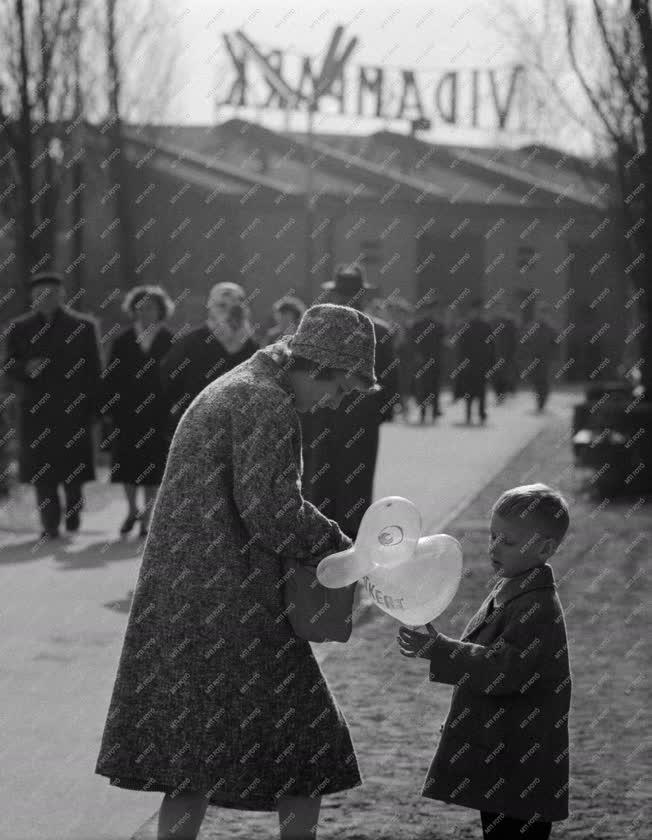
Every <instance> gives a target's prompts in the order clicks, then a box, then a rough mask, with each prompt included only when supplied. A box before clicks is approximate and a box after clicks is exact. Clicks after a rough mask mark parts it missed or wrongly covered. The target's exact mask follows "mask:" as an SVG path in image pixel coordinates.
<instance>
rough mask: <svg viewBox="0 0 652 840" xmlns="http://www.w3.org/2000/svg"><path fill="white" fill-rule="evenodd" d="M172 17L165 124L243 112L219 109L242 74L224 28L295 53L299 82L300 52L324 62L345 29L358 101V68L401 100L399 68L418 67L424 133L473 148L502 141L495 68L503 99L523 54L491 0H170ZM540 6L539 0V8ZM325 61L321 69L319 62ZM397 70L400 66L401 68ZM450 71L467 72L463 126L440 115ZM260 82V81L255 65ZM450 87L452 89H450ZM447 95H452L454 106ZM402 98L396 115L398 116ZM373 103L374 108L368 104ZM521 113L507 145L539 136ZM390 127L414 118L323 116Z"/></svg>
mask: <svg viewBox="0 0 652 840" xmlns="http://www.w3.org/2000/svg"><path fill="white" fill-rule="evenodd" d="M169 2H170V9H171V12H170V14H171V16H172V18H173V20H174V21H175V29H177V31H178V37H179V40H180V53H179V60H178V73H177V77H176V79H175V87H174V95H173V97H172V99H171V101H170V107H169V111H168V114H167V118H166V121H167V120H169V121H170V122H182V123H185V122H189V123H209V124H210V123H213V122H215V121H216V120H220V121H221V120H223V119H226V118H228V117H230V116H233V115H235V113H236V112H235V109H234V108H223V109H222V110H221V111H220V112H219V114H218V112H217V110H216V107H215V103H216V100H217V99H218V97H223V96H225V95H226V93H227V91H228V90H229V88H230V87H231V83H232V82H233V81H234V80H235V71H234V68H233V65H232V62H231V60H230V59H229V57H228V54H227V53H226V50H225V49H224V46H223V42H222V34H223V33H224V32H228V33H231V32H234V31H235V30H236V29H242V30H244V32H245V33H246V34H247V36H248V37H249V38H250V39H251V40H252V41H254V42H255V43H256V44H257V45H259V46H260V47H261V48H263V49H265V50H266V51H267V50H270V49H273V48H278V49H282V50H285V51H287V58H286V64H285V70H284V75H285V76H286V77H287V80H288V82H289V83H290V84H292V83H295V84H296V83H298V68H299V64H298V62H299V58H298V56H299V55H310V56H313V57H315V59H322V58H323V56H324V54H325V51H326V48H327V45H328V43H329V40H330V37H331V35H332V32H333V29H334V27H335V26H336V25H337V24H342V25H344V26H345V33H344V38H343V41H342V44H343V45H344V44H346V43H348V41H349V39H350V38H351V37H353V36H355V37H357V38H358V46H357V48H356V50H355V52H354V53H353V55H352V57H351V60H350V63H349V65H348V73H349V74H350V75H347V78H349V79H350V80H351V81H350V83H349V97H350V99H351V102H352V103H353V105H354V106H355V102H356V99H357V81H356V80H357V71H356V69H355V65H364V66H383V67H385V68H386V74H387V81H388V83H389V86H390V87H392V88H393V90H394V97H396V96H397V94H398V96H399V97H400V91H401V89H402V84H401V83H400V79H401V76H400V71H399V68H405V69H414V70H415V77H416V79H417V83H418V84H419V88H420V92H421V96H422V102H423V106H424V111H425V112H426V115H427V116H429V117H434V120H433V130H432V131H431V132H430V133H429V134H427V135H423V136H424V139H425V138H426V137H427V138H428V139H433V140H438V141H440V142H461V143H471V144H482V143H494V142H496V141H497V140H499V139H500V135H499V134H497V133H496V122H497V118H496V114H495V105H494V101H493V98H492V91H491V82H490V78H489V76H488V74H487V70H488V69H490V68H494V70H495V74H496V76H495V79H496V84H497V88H496V89H497V91H498V97H499V100H500V101H501V102H503V101H504V98H505V96H506V95H507V92H508V88H509V82H510V76H509V73H510V70H509V65H511V64H512V63H513V62H514V61H515V58H516V54H515V50H514V46H513V44H511V43H509V39H506V38H505V37H504V36H501V35H500V34H499V33H498V30H497V28H496V27H495V26H494V25H493V23H492V19H491V16H492V14H493V15H495V14H497V13H499V11H500V4H499V3H492V2H490V0H485V2H480V0H435V1H434V2H419V0H403V2H401V3H398V2H384V0H374V2H373V3H371V2H370V3H368V4H367V5H362V4H360V3H355V2H353V3H352V2H347V1H346V0H328V2H322V0H308V2H306V0H303V2H301V3H299V2H295V3H294V4H292V3H278V2H276V1H275V0H260V1H259V2H248V0H243V2H237V3H236V2H231V0H230V1H229V2H222V3H220V2H207V0H187V2H183V3H179V2H178V0H169ZM535 5H536V4H535ZM317 66H320V64H319V62H317ZM394 68H396V69H394ZM472 68H477V69H479V70H480V71H481V72H480V77H479V83H478V84H479V87H478V98H479V100H480V107H481V110H480V119H481V120H482V123H483V126H484V127H482V126H480V127H478V128H476V129H473V128H471V127H470V124H471V75H470V70H471V69H472ZM449 70H459V97H458V125H457V126H456V127H455V128H451V127H450V126H447V125H446V124H445V123H444V122H443V121H442V120H441V119H440V118H439V117H438V115H437V111H436V108H435V105H434V92H435V88H436V86H437V83H438V81H439V80H440V79H441V76H442V75H443V74H444V73H445V72H446V71H449ZM248 72H250V74H251V79H252V80H254V79H256V80H258V79H259V78H260V77H259V76H258V73H257V71H256V69H255V68H254V67H253V66H252V67H251V69H250V70H248ZM267 92H268V88H266V86H265V83H264V82H262V84H261V82H260V81H258V88H257V90H252V91H251V95H252V97H253V96H255V94H256V93H258V96H257V98H258V99H261V97H262V98H264V97H265V96H266V94H267ZM445 93H446V92H444V94H445ZM446 99H447V97H446V95H443V100H444V102H446ZM397 106H398V101H397V99H396V98H395V99H394V100H393V103H392V105H391V107H390V108H389V112H390V113H392V114H393V113H396V109H397ZM324 107H325V109H330V110H331V111H332V110H333V109H334V107H335V103H334V102H333V101H332V100H331V102H330V103H327V100H324ZM370 107H371V105H369V108H370ZM520 113H521V111H520V110H519V107H518V106H517V105H516V103H515V106H514V109H513V111H512V117H511V118H510V121H509V122H510V125H509V127H510V131H509V132H506V133H504V135H503V141H504V142H505V143H508V144H510V145H511V144H512V143H513V142H517V141H521V142H522V141H527V140H531V139H533V138H532V137H531V135H530V136H524V135H522V134H521V133H519V131H518V127H519V124H520V123H519V119H518V115H519V114H520ZM239 114H240V116H242V117H243V118H249V119H251V118H255V119H258V120H260V121H261V122H263V123H264V124H265V125H267V126H269V127H270V128H282V127H284V126H285V124H286V123H285V120H286V117H285V115H284V114H283V113H281V112H278V111H276V112H275V111H271V110H270V111H266V112H263V111H262V110H259V111H258V112H256V111H254V110H253V109H248V110H245V109H240V110H239ZM305 123H306V121H305V115H304V114H296V115H295V116H293V117H292V118H291V122H290V127H292V128H296V129H297V130H301V129H303V128H304V127H305ZM381 127H392V128H394V129H395V130H399V131H401V130H403V131H406V132H407V131H408V122H407V120H403V121H396V120H394V121H393V122H390V121H378V120H375V119H365V120H359V119H357V118H356V114H355V107H353V108H352V113H351V116H350V117H349V118H347V119H344V118H342V117H339V116H335V115H333V116H327V117H321V118H319V126H318V129H319V130H321V131H349V130H351V131H354V132H365V133H366V132H369V131H374V130H377V129H378V128H381Z"/></svg>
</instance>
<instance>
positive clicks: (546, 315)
mask: <svg viewBox="0 0 652 840" xmlns="http://www.w3.org/2000/svg"><path fill="white" fill-rule="evenodd" d="M556 339H557V330H556V329H555V326H554V322H553V317H552V313H551V311H550V306H549V305H548V304H547V303H546V302H545V301H537V304H536V306H535V308H534V320H533V321H532V323H531V324H530V325H529V327H528V329H527V330H526V331H525V333H524V335H523V336H522V338H521V342H522V344H523V347H524V351H525V352H524V358H525V360H526V362H527V367H526V368H525V376H526V377H527V378H528V379H529V380H530V383H531V385H532V387H533V389H534V395H535V399H536V410H537V412H539V413H541V412H543V411H545V408H546V405H547V403H548V398H549V396H550V380H551V375H552V367H553V364H554V362H555V360H556V358H557V356H558V352H559V345H558V344H557V340H556Z"/></svg>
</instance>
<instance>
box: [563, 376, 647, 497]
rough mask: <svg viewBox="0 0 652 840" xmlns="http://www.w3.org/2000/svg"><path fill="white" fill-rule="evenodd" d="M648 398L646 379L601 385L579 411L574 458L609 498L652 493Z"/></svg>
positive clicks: (594, 387)
mask: <svg viewBox="0 0 652 840" xmlns="http://www.w3.org/2000/svg"><path fill="white" fill-rule="evenodd" d="M643 396H644V392H643V388H642V386H641V385H640V380H639V381H636V379H633V380H632V379H624V380H619V381H613V382H602V383H595V384H593V385H591V386H590V387H589V388H588V389H587V391H586V399H585V401H584V402H583V403H580V404H578V405H576V406H575V407H574V411H573V436H572V447H573V455H574V460H575V463H576V465H577V466H579V467H581V468H586V469H587V470H588V471H589V472H590V473H591V478H590V481H591V483H593V484H594V485H595V486H596V489H597V490H598V491H599V492H601V493H603V494H604V493H607V492H608V493H612V494H619V493H630V492H646V491H649V490H652V403H650V402H648V401H646V400H644V399H643Z"/></svg>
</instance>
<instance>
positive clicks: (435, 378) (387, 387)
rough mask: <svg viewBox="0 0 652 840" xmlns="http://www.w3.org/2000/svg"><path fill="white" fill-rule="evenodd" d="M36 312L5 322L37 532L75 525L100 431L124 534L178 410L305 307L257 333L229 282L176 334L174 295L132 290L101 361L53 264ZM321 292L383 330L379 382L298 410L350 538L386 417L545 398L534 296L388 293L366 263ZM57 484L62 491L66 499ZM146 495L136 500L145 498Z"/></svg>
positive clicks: (312, 484) (544, 341)
mask: <svg viewBox="0 0 652 840" xmlns="http://www.w3.org/2000/svg"><path fill="white" fill-rule="evenodd" d="M30 292H31V300H32V311H31V312H29V313H27V314H25V315H23V316H21V317H19V318H18V319H16V321H15V322H13V323H12V324H11V325H10V328H9V329H8V330H6V331H5V334H6V346H7V359H6V362H5V365H4V372H5V374H6V380H7V383H8V392H9V391H13V392H14V393H15V395H16V396H17V397H18V400H17V401H16V402H17V408H15V407H13V406H12V407H13V408H14V410H13V413H12V419H15V424H16V427H17V432H18V441H19V445H18V479H19V481H21V482H26V483H29V484H31V485H32V486H33V487H34V489H35V494H36V503H37V506H38V511H39V515H40V518H41V523H42V533H41V538H43V539H55V538H57V537H58V536H59V528H60V526H61V524H62V522H63V523H64V524H65V528H66V530H67V531H69V532H75V531H76V530H78V529H79V526H80V513H81V510H82V508H83V505H84V500H83V484H84V483H85V482H88V481H92V480H94V479H95V477H96V471H95V463H96V462H95V451H94V450H95V448H96V447H95V445H94V444H95V437H94V434H95V433H94V431H93V428H94V426H95V424H96V423H98V421H99V424H98V428H99V429H100V436H99V441H98V446H99V449H100V450H102V451H104V452H106V453H109V455H110V481H111V482H112V483H115V484H118V485H121V487H122V488H123V492H124V495H125V500H126V506H127V510H126V515H125V519H124V521H123V522H122V524H121V527H120V534H122V535H127V534H129V533H130V532H131V531H132V530H133V528H134V527H135V526H136V525H138V528H139V536H141V537H145V536H146V535H147V533H148V525H149V517H150V515H151V510H152V507H153V505H154V501H155V499H156V494H157V489H158V487H159V486H160V483H161V480H162V477H163V473H164V470H165V464H166V458H167V453H168V449H169V445H170V442H171V440H172V436H173V434H174V431H175V428H176V426H177V425H178V422H179V419H180V418H181V416H182V415H183V413H184V411H185V410H186V408H187V407H188V406H189V405H190V403H191V402H192V401H193V399H195V397H196V396H197V395H198V394H199V393H200V392H201V391H202V390H203V388H205V387H206V386H207V385H208V384H209V383H210V382H212V381H214V380H215V379H217V378H218V377H220V376H222V375H223V374H225V373H227V372H228V371H230V370H232V369H233V368H235V367H237V366H238V365H239V364H241V363H242V362H244V361H245V360H247V359H249V358H250V357H251V356H252V355H253V354H254V353H255V352H256V350H258V349H259V348H260V347H261V346H267V345H271V344H273V343H274V342H277V341H279V340H280V339H281V338H282V337H283V336H288V335H292V334H294V333H295V332H296V330H297V328H298V325H299V323H300V322H301V319H302V317H303V315H304V313H305V311H306V304H305V303H304V302H303V301H302V300H301V299H300V298H299V297H297V296H296V295H294V294H288V295H285V296H283V297H281V298H280V299H279V300H278V301H277V302H276V303H275V304H274V306H273V309H272V313H271V320H273V324H272V325H270V326H269V328H268V329H267V330H266V331H264V332H263V335H262V336H259V335H258V331H257V330H256V329H255V328H254V326H253V324H252V317H251V312H250V308H249V304H248V300H247V295H246V292H245V290H244V289H243V288H242V287H241V286H239V285H237V284H235V283H228V282H221V283H217V284H216V285H214V286H213V287H212V288H211V289H210V290H209V294H208V297H207V301H206V319H205V321H204V323H202V324H200V325H198V326H196V327H194V328H191V329H189V330H185V331H180V332H177V333H176V334H175V333H174V331H173V329H172V328H171V327H170V326H169V321H170V318H171V317H172V316H173V314H174V311H175V304H174V302H173V301H172V299H171V298H170V296H169V295H168V293H167V292H166V291H165V289H164V288H162V287H161V286H153V285H143V286H136V287H134V288H132V289H131V290H130V291H129V292H128V293H127V294H126V295H125V297H124V301H123V303H122V309H123V312H124V314H125V316H126V318H127V319H128V321H129V324H128V325H127V326H125V327H124V328H122V329H121V330H120V332H119V333H118V334H117V335H116V336H115V338H114V339H113V341H112V343H111V345H110V348H109V351H108V353H107V354H106V355H107V358H106V360H105V359H104V358H103V355H104V354H103V353H102V349H101V345H100V340H99V324H98V321H97V320H96V319H95V318H93V317H92V316H89V315H87V314H82V313H80V312H77V311H75V310H74V309H72V308H70V307H69V306H67V305H66V304H65V288H64V280H63V277H62V276H61V275H60V274H57V273H53V272H46V273H41V274H38V275H35V276H34V277H33V278H32V279H31V281H30ZM322 297H323V298H324V299H326V300H328V301H329V302H332V303H336V304H340V305H346V306H350V307H352V308H354V309H356V310H358V311H361V312H364V313H365V314H367V315H368V316H369V317H370V318H371V320H372V323H373V324H374V330H375V334H376V373H377V376H378V380H379V382H380V383H381V386H382V389H381V390H380V391H378V392H376V393H374V394H367V395H364V394H363V395H360V394H357V395H355V394H352V395H349V396H348V397H347V398H346V399H345V400H344V402H343V405H342V406H341V407H340V409H339V410H338V412H337V413H336V421H335V422H333V417H332V415H331V412H330V411H329V410H328V409H326V408H324V407H321V408H319V407H318V408H317V409H316V410H315V411H313V412H310V413H308V414H307V415H305V416H303V417H302V424H301V425H302V434H303V440H302V456H303V469H304V473H303V489H304V494H305V496H306V498H307V499H309V500H310V501H312V502H313V503H314V504H316V505H317V506H319V507H320V509H321V510H323V511H324V512H325V513H326V515H327V516H329V517H330V518H332V519H334V520H335V521H337V522H338V523H339V524H340V526H341V527H342V530H343V531H344V533H346V534H348V535H350V536H354V535H355V533H356V531H357V528H358V525H359V523H360V520H361V518H362V515H363V513H364V511H365V510H366V508H367V507H368V505H369V504H370V503H371V496H372V488H373V480H374V474H375V468H376V457H377V452H378V439H379V430H380V426H381V424H382V423H385V422H392V421H396V420H402V421H403V422H412V419H411V418H412V417H415V422H417V423H421V424H426V423H434V422H435V421H436V420H437V419H438V418H440V417H441V416H442V415H443V413H444V405H443V400H442V393H443V391H444V389H450V392H451V394H452V401H453V402H455V401H457V400H460V399H463V400H464V404H465V409H466V422H467V423H469V424H470V423H471V422H472V411H473V407H474V406H475V405H477V413H478V418H479V421H480V423H485V422H486V421H487V417H488V411H487V391H488V389H489V388H493V391H494V393H495V398H496V402H497V403H499V402H502V401H504V400H505V399H506V398H507V397H508V396H509V395H512V394H514V393H515V392H516V390H517V388H518V387H519V386H520V385H522V384H525V383H527V382H529V383H530V384H531V386H532V387H533V389H534V392H535V395H536V405H537V408H538V410H540V411H543V410H544V408H545V405H546V401H547V399H548V395H549V390H550V381H551V371H552V365H553V362H554V359H555V351H556V349H557V346H558V345H557V343H556V335H557V331H556V329H555V327H554V326H553V323H552V319H551V317H550V311H549V310H548V311H546V310H545V308H544V307H539V309H538V311H537V312H536V317H535V318H534V320H533V321H532V322H531V323H529V324H524V323H522V321H521V320H520V319H519V318H518V317H517V315H516V313H515V312H514V311H513V310H510V309H509V307H507V306H505V305H501V304H499V303H495V304H493V305H491V306H487V305H485V303H484V301H483V300H481V299H479V298H476V299H474V300H472V301H471V303H470V306H468V307H466V308H465V309H464V310H461V309H459V308H456V307H455V306H453V305H446V304H445V303H444V302H443V301H441V300H439V299H437V298H436V297H426V298H424V299H423V300H422V301H420V302H419V303H417V304H416V305H412V304H410V303H409V302H408V301H406V300H405V299H403V298H400V297H397V296H389V297H387V298H384V299H383V298H381V297H379V294H378V289H377V288H376V287H375V286H373V284H371V283H369V282H368V281H367V279H366V276H365V272H364V269H363V268H362V267H361V266H360V265H358V264H352V265H349V266H340V267H339V268H338V269H337V270H336V272H335V275H334V278H333V279H332V280H331V281H328V282H326V283H323V284H322ZM10 397H11V395H10V394H9V393H8V395H6V396H5V397H4V399H3V401H2V404H1V405H2V410H0V453H1V454H0V468H2V469H0V473H1V475H0V493H2V494H4V495H6V494H7V493H8V492H9V477H10V468H9V456H8V450H9V447H10V444H11V441H12V426H11V424H10V423H9V419H8V417H9V411H8V406H9V405H10V403H11V398H10ZM60 489H62V490H63V494H64V495H63V498H60V496H59V492H60ZM139 492H142V494H143V497H142V501H139V498H138V494H139Z"/></svg>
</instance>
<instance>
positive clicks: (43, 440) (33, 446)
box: [5, 306, 102, 484]
mask: <svg viewBox="0 0 652 840" xmlns="http://www.w3.org/2000/svg"><path fill="white" fill-rule="evenodd" d="M37 358H40V359H44V360H45V361H44V362H43V366H42V368H41V370H40V371H39V373H38V374H37V375H36V376H35V377H34V378H31V377H29V376H28V375H27V371H26V363H27V362H28V361H30V360H31V359H37ZM5 372H6V374H7V376H8V377H9V379H10V380H11V381H12V382H13V383H14V385H15V387H16V389H17V393H18V397H19V406H20V407H19V415H18V416H19V420H18V423H19V439H20V447H19V452H18V469H19V480H20V481H21V482H25V483H32V484H33V483H36V482H39V481H40V482H44V483H45V482H48V483H53V484H59V483H61V482H64V481H66V482H73V481H74V482H78V483H82V482H85V481H94V480H95V453H94V445H93V421H94V419H95V417H96V416H99V402H100V396H101V381H100V377H101V372H102V353H101V350H100V341H99V334H98V325H97V321H96V319H95V318H92V317H91V316H88V315H84V314H82V313H81V312H77V311H75V310H74V309H70V308H69V307H67V306H59V307H57V309H56V310H55V313H54V315H53V317H52V319H51V321H49V322H48V321H47V320H46V318H45V316H44V315H43V314H42V313H40V312H30V313H27V314H25V315H21V316H20V317H19V318H17V319H16V320H15V321H14V322H13V324H12V326H11V332H10V333H9V336H8V338H7V362H6V364H5Z"/></svg>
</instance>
